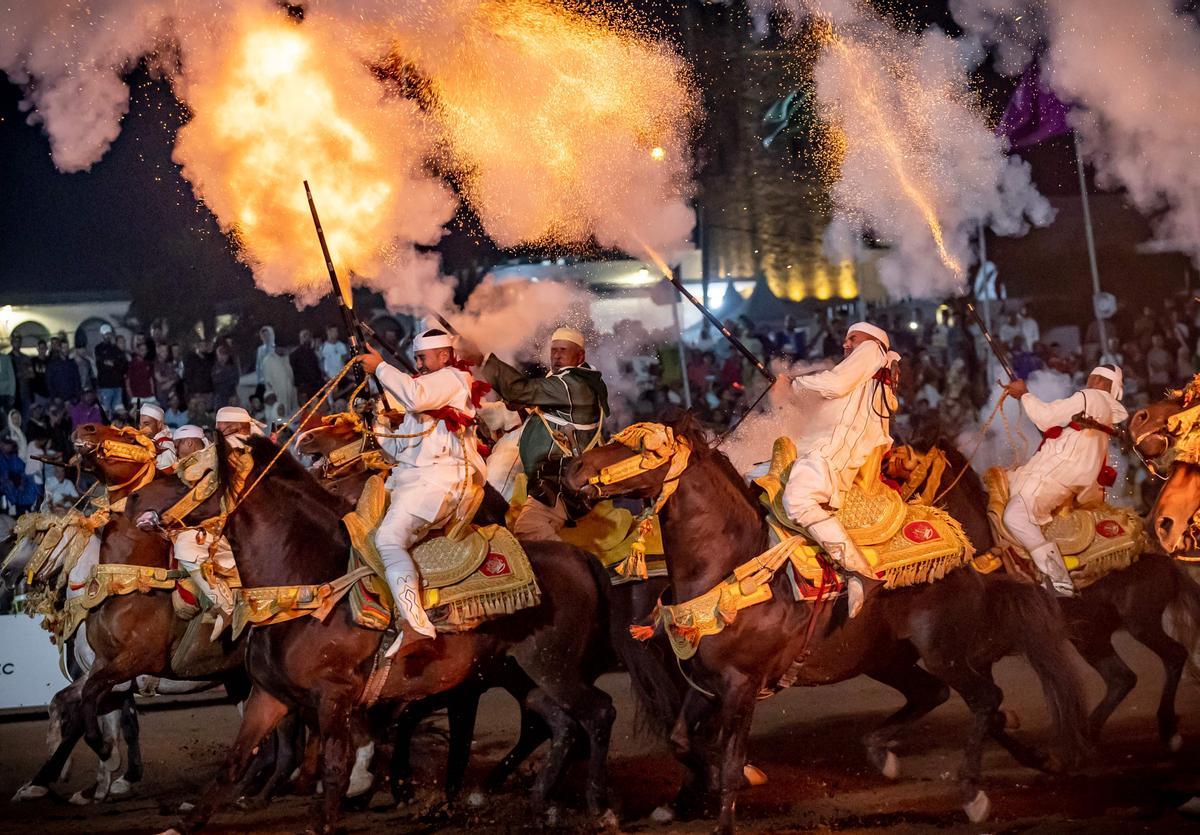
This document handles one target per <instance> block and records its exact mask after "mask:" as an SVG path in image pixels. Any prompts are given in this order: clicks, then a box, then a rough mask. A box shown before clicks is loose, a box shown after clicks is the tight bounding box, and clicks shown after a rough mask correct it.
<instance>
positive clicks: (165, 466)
mask: <svg viewBox="0 0 1200 835" xmlns="http://www.w3.org/2000/svg"><path fill="white" fill-rule="evenodd" d="M152 440H153V441H154V445H155V446H157V447H158V457H156V458H155V459H154V466H155V468H156V469H159V470H165V471H167V472H170V471H171V469H172V468H173V467H174V466H175V461H176V459H177V458H178V456H177V455H176V453H175V441H174V440H173V439H172V438H171V430H170V429H167V428H165V427H164V428H163V429H161V430H159V433H158V434H157V435H155V436H154V438H153V439H152Z"/></svg>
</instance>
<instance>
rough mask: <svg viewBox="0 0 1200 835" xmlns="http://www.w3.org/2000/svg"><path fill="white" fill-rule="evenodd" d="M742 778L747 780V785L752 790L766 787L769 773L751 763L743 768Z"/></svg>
mask: <svg viewBox="0 0 1200 835" xmlns="http://www.w3.org/2000/svg"><path fill="white" fill-rule="evenodd" d="M742 776H743V777H745V778H746V785H747V786H749V787H750V788H754V787H755V786H763V785H766V782H767V772H765V771H763V770H762V769H761V768H759V767H758V766H755V765H750V763H746V764H745V765H744V766H742Z"/></svg>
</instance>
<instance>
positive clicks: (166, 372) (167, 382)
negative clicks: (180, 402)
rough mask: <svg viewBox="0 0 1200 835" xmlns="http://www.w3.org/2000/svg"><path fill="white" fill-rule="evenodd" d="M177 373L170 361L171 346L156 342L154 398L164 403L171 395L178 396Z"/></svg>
mask: <svg viewBox="0 0 1200 835" xmlns="http://www.w3.org/2000/svg"><path fill="white" fill-rule="evenodd" d="M178 388H179V372H178V371H177V370H176V369H175V363H174V361H173V360H172V359H171V346H170V345H168V344H167V343H165V342H161V341H160V342H156V343H155V346H154V398H155V399H156V400H157V401H158V402H159V403H166V402H167V401H168V400H169V399H170V397H171V395H172V394H175V395H178V393H179V392H178Z"/></svg>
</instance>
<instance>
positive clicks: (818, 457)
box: [785, 340, 900, 507]
mask: <svg viewBox="0 0 1200 835" xmlns="http://www.w3.org/2000/svg"><path fill="white" fill-rule="evenodd" d="M899 359H900V357H899V355H897V354H895V353H894V352H892V351H885V350H884V348H883V346H882V345H880V344H879V343H878V342H875V341H874V340H868V341H866V342H863V343H861V344H859V346H858V347H857V348H855V349H854V350H853V351H851V352H850V356H848V357H846V358H845V359H843V360H842V361H841V362H839V363H838V364H837V365H835V366H834V367H833V368H831V369H829V370H828V371H821V372H818V373H816V374H807V375H805V376H802V377H796V378H794V379H793V380H792V387H793V388H794V389H795V390H796V391H797V392H814V393H816V394H818V395H820V396H821V397H822V398H824V399H826V400H830V401H833V403H831V404H830V406H831V407H832V408H826V409H823V410H822V414H823V415H824V416H825V418H826V419H827V420H828V421H829V423H828V424H827V425H826V426H822V427H814V428H813V429H812V430H810V431H809V432H808V433H806V434H809V435H815V436H817V437H819V438H820V440H818V441H817V442H816V443H815V444H814V445H813V446H812V447H811V448H810V449H809V451H808V453H807V454H806V455H805V456H804V457H803V458H802V459H801V460H805V459H808V460H809V461H810V462H811V463H812V464H814V466H812V467H810V468H809V469H810V470H812V473H811V475H812V479H811V480H812V481H814V484H813V485H808V484H807V483H805V484H798V485H797V487H796V488H795V489H796V490H801V489H804V490H807V489H808V488H809V487H810V486H816V485H815V482H816V481H821V482H827V483H826V484H825V485H823V489H821V490H820V492H821V493H822V494H824V493H826V492H827V493H828V494H829V495H828V498H824V495H822V498H823V499H824V501H823V502H822V503H828V504H829V505H831V506H832V507H839V506H840V505H841V495H842V493H844V492H845V491H846V490H848V489H849V488H850V485H851V484H852V483H853V482H854V476H855V475H856V474H857V473H858V471H859V469H860V468H861V467H862V465H863V464H865V463H866V461H867V459H868V458H870V456H871V453H872V452H874V451H875V449H877V448H878V447H881V446H891V445H892V436H891V427H890V423H891V422H890V420H889V419H888V418H887V417H884V415H887V414H890V413H891V410H892V409H893V408H894V405H895V404H894V401H892V400H891V398H890V397H889V396H888V395H887V394H885V389H886V387H885V386H884V385H883V384H882V383H879V382H877V381H875V380H874V379H872V378H873V377H874V376H875V373H876V372H877V371H879V370H880V369H882V368H887V367H889V366H890V365H891V364H892V363H893V362H896V361H898V360H899ZM889 401H891V402H890V403H889ZM799 463H800V462H799V461H798V462H797V464H799ZM793 474H796V472H795V471H793ZM791 483H792V479H791V478H790V477H789V480H788V484H789V486H790V485H791ZM785 502H786V496H785Z"/></svg>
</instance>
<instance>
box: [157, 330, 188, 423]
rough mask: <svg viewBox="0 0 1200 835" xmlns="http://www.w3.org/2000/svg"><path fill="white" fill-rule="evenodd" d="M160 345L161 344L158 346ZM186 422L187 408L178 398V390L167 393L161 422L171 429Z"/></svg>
mask: <svg viewBox="0 0 1200 835" xmlns="http://www.w3.org/2000/svg"><path fill="white" fill-rule="evenodd" d="M159 347H160V348H161V347H162V346H161V345H160V346H159ZM187 422H188V413H187V410H186V409H184V408H183V402H182V401H181V400H180V399H179V392H177V391H172V392H171V393H170V394H168V395H167V408H166V410H165V411H164V412H163V423H165V424H166V425H167V426H169V427H171V428H172V429H178V428H179V427H181V426H183V425H184V424H186V423H187Z"/></svg>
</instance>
